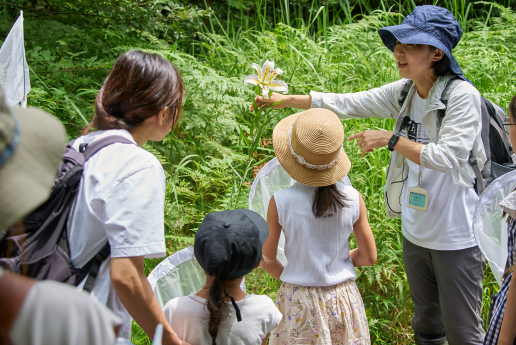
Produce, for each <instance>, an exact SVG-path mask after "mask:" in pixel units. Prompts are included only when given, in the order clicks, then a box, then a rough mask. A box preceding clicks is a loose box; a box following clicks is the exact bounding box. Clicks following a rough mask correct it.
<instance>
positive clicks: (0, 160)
mask: <svg viewBox="0 0 516 345" xmlns="http://www.w3.org/2000/svg"><path fill="white" fill-rule="evenodd" d="M11 115H12V117H13V118H14V123H15V126H14V135H13V139H12V140H11V143H10V144H9V146H7V147H6V148H5V150H4V151H2V152H0V167H1V166H2V165H4V164H5V163H6V162H7V161H8V160H9V158H11V156H12V155H13V153H14V151H15V150H16V147H18V143H19V142H20V122H19V121H18V117H17V116H16V114H14V112H13V111H11Z"/></svg>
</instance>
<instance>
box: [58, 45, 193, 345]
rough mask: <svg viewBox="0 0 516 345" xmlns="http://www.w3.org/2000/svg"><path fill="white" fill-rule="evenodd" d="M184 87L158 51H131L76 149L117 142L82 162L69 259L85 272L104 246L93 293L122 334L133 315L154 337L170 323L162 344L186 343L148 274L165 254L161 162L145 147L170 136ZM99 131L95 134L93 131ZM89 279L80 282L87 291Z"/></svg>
mask: <svg viewBox="0 0 516 345" xmlns="http://www.w3.org/2000/svg"><path fill="white" fill-rule="evenodd" d="M182 100H183V82H182V80H181V76H180V75H179V72H178V71H177V69H176V68H175V67H174V66H173V65H172V64H171V63H170V62H168V61H166V60H165V59H163V58H162V57H160V56H159V55H156V54H148V53H144V52H140V51H135V50H132V51H128V52H126V53H124V54H122V55H121V56H120V57H119V58H118V60H117V61H116V62H115V64H114V65H113V68H112V70H111V72H110V73H109V75H108V77H107V79H106V81H105V82H104V85H103V86H102V88H101V89H100V92H99V94H98V95H97V98H96V99H95V115H94V117H93V121H92V122H91V123H90V124H89V125H88V126H87V127H86V128H85V129H84V131H83V136H81V137H79V138H77V139H76V140H75V141H74V143H73V148H74V149H75V150H77V151H79V150H81V149H83V148H84V147H85V146H86V145H91V144H93V143H95V142H96V141H98V140H101V139H104V138H107V137H121V138H123V139H125V141H126V142H128V143H133V144H126V143H120V142H117V143H114V144H111V145H109V146H106V147H105V148H103V149H102V150H100V151H99V152H98V153H97V154H95V155H94V156H92V157H91V158H90V159H89V160H88V161H87V162H86V163H85V165H84V177H83V179H82V181H81V186H80V190H79V192H78V195H77V198H76V200H75V204H74V205H73V208H72V211H71V214H70V216H71V217H70V220H69V224H68V227H67V229H68V241H69V246H70V255H71V259H72V262H73V264H74V266H75V267H83V266H84V265H86V263H88V262H89V261H90V260H91V259H92V258H93V257H94V256H95V255H96V254H97V253H98V252H99V251H100V250H101V249H102V248H104V247H105V245H106V243H109V245H110V250H111V254H110V256H109V257H108V258H107V259H106V260H105V261H104V262H103V263H102V265H101V266H100V270H99V272H98V275H97V278H96V281H95V285H94V287H93V290H92V291H91V296H92V297H94V298H95V299H96V300H98V301H99V302H101V303H102V304H106V305H107V306H108V307H109V308H111V309H112V310H113V311H114V312H115V313H116V314H118V315H119V316H120V317H121V318H122V319H123V321H124V323H123V326H122V330H121V332H120V335H121V336H122V337H125V338H130V335H131V317H132V318H134V320H135V321H136V323H138V324H139V325H140V326H141V327H142V329H143V330H144V331H145V333H146V334H147V335H148V336H149V337H151V338H152V337H153V334H154V331H155V329H156V326H157V325H158V324H160V323H161V324H163V325H164V336H163V343H164V344H181V343H182V342H181V340H179V338H178V337H177V335H176V334H175V333H174V331H173V330H172V328H171V327H170V326H169V325H168V323H167V322H166V319H165V316H164V315H163V312H162V311H161V308H160V306H159V304H158V301H157V300H156V298H155V296H154V294H153V292H152V290H151V288H150V285H149V283H148V282H147V278H146V276H145V272H144V258H154V257H161V256H165V254H166V249H165V237H164V201H165V174H164V172H163V168H162V166H161V164H160V162H159V160H158V159H157V158H156V157H154V155H152V154H151V153H149V152H147V151H146V150H144V149H142V148H141V146H142V145H143V144H145V143H146V142H147V141H148V140H154V141H160V140H163V138H165V136H166V135H167V134H168V133H170V131H171V130H172V128H173V127H174V125H175V124H176V122H177V120H178V118H179V114H180V112H181V106H182ZM93 128H94V129H96V131H93V132H90V131H91V129H93ZM85 282H86V279H85V280H84V281H83V283H81V284H80V285H79V289H82V288H83V286H84V284H85Z"/></svg>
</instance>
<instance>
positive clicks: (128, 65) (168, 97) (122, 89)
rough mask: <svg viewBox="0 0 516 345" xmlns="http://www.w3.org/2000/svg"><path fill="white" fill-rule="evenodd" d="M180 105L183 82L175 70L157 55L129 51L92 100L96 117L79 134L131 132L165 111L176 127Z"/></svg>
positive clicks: (117, 62)
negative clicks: (130, 130)
mask: <svg viewBox="0 0 516 345" xmlns="http://www.w3.org/2000/svg"><path fill="white" fill-rule="evenodd" d="M182 105H183V81H182V79H181V76H180V75H179V72H178V70H177V69H176V68H175V67H174V66H173V65H172V64H171V63H170V62H168V61H167V60H165V59H164V58H162V57H161V56H159V55H157V54H149V53H144V52H141V51H138V50H130V51H128V52H125V53H124V54H122V55H121V56H120V57H119V58H118V59H117V60H116V62H115V64H114V65H113V68H112V69H111V72H109V75H108V77H107V79H106V81H105V82H104V85H102V88H101V89H100V91H99V93H98V95H97V98H96V99H95V115H94V116H93V120H92V122H91V123H90V124H89V125H88V126H86V127H85V128H84V129H83V130H82V132H81V134H83V135H85V134H88V133H89V131H90V130H91V129H92V128H96V129H98V130H107V129H126V130H128V129H132V128H135V127H138V126H140V125H141V124H142V123H143V122H144V121H145V120H147V119H148V118H150V117H152V116H154V115H156V114H158V113H159V112H160V111H161V110H163V109H164V108H165V107H168V110H167V113H166V115H167V120H168V121H170V122H172V123H173V125H172V127H173V126H175V124H176V122H177V120H178V119H179V114H180V113H181V107H182Z"/></svg>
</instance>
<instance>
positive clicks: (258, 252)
mask: <svg viewBox="0 0 516 345" xmlns="http://www.w3.org/2000/svg"><path fill="white" fill-rule="evenodd" d="M268 237H269V226H268V225H267V222H266V221H265V219H263V218H262V216H260V215H259V214H258V213H256V212H254V211H251V210H245V209H241V210H233V211H221V212H213V213H208V214H207V215H206V217H205V218H204V220H203V221H202V223H201V226H199V229H198V230H197V233H196V234H195V242H194V253H195V257H196V259H197V261H199V264H200V265H201V267H202V268H203V269H204V271H206V273H208V274H210V275H212V276H213V277H214V278H215V280H221V281H222V282H223V283H224V281H225V280H233V279H237V278H240V277H243V276H245V275H246V274H247V273H249V272H251V271H252V270H253V269H254V268H255V267H256V266H257V265H258V264H259V263H260V261H261V260H262V247H263V245H264V244H265V241H267V238H268ZM224 293H225V294H226V296H228V297H229V298H230V299H231V302H232V304H233V307H234V308H235V311H236V315H237V320H238V321H241V320H242V318H241V316H240V309H239V308H238V306H237V305H236V303H235V300H234V299H233V297H232V296H230V295H228V293H227V292H226V287H225V286H224Z"/></svg>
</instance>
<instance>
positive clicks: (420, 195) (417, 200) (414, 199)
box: [407, 187, 429, 212]
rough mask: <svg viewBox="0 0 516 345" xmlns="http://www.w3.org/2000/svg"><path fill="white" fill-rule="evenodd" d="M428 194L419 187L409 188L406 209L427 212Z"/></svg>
mask: <svg viewBox="0 0 516 345" xmlns="http://www.w3.org/2000/svg"><path fill="white" fill-rule="evenodd" d="M428 198H429V193H428V191H427V190H426V189H424V188H421V187H410V188H409V189H408V200H407V207H410V208H413V209H414V210H418V211H423V212H426V211H427V210H428Z"/></svg>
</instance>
